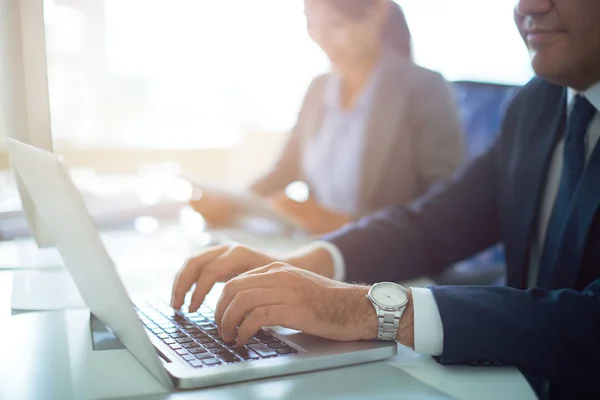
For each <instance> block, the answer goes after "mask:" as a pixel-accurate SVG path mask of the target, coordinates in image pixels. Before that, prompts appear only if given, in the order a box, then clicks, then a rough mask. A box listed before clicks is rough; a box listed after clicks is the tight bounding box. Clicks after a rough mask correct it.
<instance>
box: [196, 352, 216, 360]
mask: <svg viewBox="0 0 600 400" xmlns="http://www.w3.org/2000/svg"><path fill="white" fill-rule="evenodd" d="M195 356H196V358H197V359H199V360H205V359H207V358H214V357H215V356H214V355H213V354H212V353H196V354H195Z"/></svg>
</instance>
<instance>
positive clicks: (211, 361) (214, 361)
mask: <svg viewBox="0 0 600 400" xmlns="http://www.w3.org/2000/svg"><path fill="white" fill-rule="evenodd" d="M202 362H203V363H204V364H205V365H219V364H221V360H219V359H217V358H207V359H205V360H202Z"/></svg>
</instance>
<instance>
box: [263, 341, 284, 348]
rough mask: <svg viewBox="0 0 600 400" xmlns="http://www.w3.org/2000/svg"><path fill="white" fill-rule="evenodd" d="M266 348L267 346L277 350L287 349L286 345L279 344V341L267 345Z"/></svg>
mask: <svg viewBox="0 0 600 400" xmlns="http://www.w3.org/2000/svg"><path fill="white" fill-rule="evenodd" d="M267 346H269V347H270V348H272V349H279V348H282V347H288V346H287V344H285V343H281V342H279V341H277V342H273V343H267Z"/></svg>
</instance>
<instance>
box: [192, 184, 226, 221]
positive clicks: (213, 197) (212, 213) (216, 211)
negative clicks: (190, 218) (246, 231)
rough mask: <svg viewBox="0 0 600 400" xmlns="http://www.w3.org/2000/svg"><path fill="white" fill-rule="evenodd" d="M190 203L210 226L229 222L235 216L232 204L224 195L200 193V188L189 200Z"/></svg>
mask: <svg viewBox="0 0 600 400" xmlns="http://www.w3.org/2000/svg"><path fill="white" fill-rule="evenodd" d="M190 205H191V206H192V208H193V209H194V210H195V211H196V212H197V213H199V214H201V215H202V217H204V219H205V220H206V223H207V225H208V226H209V227H211V228H216V227H220V226H225V225H229V224H231V222H232V220H233V218H234V216H235V207H234V205H233V204H232V203H231V202H230V201H229V200H228V199H227V198H226V197H224V196H219V195H218V194H209V193H202V192H201V191H200V190H198V191H197V193H196V194H195V195H194V196H193V197H192V199H191V200H190Z"/></svg>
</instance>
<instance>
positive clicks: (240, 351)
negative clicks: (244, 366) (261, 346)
mask: <svg viewBox="0 0 600 400" xmlns="http://www.w3.org/2000/svg"><path fill="white" fill-rule="evenodd" d="M231 350H233V351H234V352H235V354H237V355H238V356H240V357H242V358H243V359H244V360H256V359H259V358H260V356H259V355H258V354H256V353H255V352H253V351H252V350H250V349H248V348H246V347H244V346H236V347H232V348H231Z"/></svg>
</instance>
